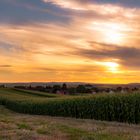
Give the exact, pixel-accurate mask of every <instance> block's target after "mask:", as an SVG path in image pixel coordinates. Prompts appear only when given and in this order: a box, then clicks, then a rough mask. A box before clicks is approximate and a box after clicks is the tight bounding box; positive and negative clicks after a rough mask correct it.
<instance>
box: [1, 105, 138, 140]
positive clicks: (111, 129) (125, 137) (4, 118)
mask: <svg viewBox="0 0 140 140" xmlns="http://www.w3.org/2000/svg"><path fill="white" fill-rule="evenodd" d="M0 140H140V125H129V124H123V123H115V122H111V123H109V122H103V121H102V122H101V121H95V120H88V119H72V118H64V117H49V116H41V115H39V116H38V115H25V114H18V113H15V112H12V111H10V110H8V109H6V108H5V107H4V106H0Z"/></svg>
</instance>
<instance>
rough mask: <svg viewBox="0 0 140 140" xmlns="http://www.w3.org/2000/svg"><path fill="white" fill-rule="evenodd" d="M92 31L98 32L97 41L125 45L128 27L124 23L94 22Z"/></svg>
mask: <svg viewBox="0 0 140 140" xmlns="http://www.w3.org/2000/svg"><path fill="white" fill-rule="evenodd" d="M89 28H90V29H92V30H94V31H95V32H97V35H98V37H97V39H99V40H100V41H103V42H105V43H109V44H118V45H120V44H123V43H124V42H125V36H126V31H128V27H127V26H126V25H125V24H123V23H117V22H116V23H115V22H93V23H92V24H91V25H90V26H89Z"/></svg>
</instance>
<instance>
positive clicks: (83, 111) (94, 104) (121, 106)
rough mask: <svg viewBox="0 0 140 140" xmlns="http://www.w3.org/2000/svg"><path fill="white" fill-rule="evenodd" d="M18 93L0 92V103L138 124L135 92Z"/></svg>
mask: <svg viewBox="0 0 140 140" xmlns="http://www.w3.org/2000/svg"><path fill="white" fill-rule="evenodd" d="M11 92H13V90H11ZM19 92H20V91H18V92H13V93H11V94H10V93H9V92H8V91H6V92H5V94H4V92H3V94H2V92H0V104H2V105H5V106H6V107H7V108H9V109H11V110H13V111H16V112H20V113H28V114H41V115H51V116H65V117H76V118H90V119H96V120H107V121H119V122H128V123H140V94H139V93H135V94H123V95H121V94H114V95H108V94H106V95H96V96H95V95H91V96H87V97H86V96H78V97H77V96H58V97H55V98H47V97H46V98H45V97H40V98H39V97H36V96H35V97H34V96H33V95H32V94H31V95H29V94H28V93H27V95H26V92H24V95H23V94H21V93H23V92H21V93H19ZM21 98H22V99H21Z"/></svg>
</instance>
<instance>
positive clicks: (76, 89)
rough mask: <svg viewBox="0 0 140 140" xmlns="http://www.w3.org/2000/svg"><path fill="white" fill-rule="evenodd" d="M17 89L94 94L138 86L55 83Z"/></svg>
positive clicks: (123, 91)
mask: <svg viewBox="0 0 140 140" xmlns="http://www.w3.org/2000/svg"><path fill="white" fill-rule="evenodd" d="M15 88H17V89H27V90H36V91H42V92H47V93H56V94H83V93H87V94H88V93H89V94H91V93H92V94H96V93H130V92H134V91H139V88H136V87H133V88H130V87H116V88H106V87H95V86H93V85H91V84H85V85H82V84H79V85H77V86H68V85H67V84H65V83H64V84H62V85H60V84H56V85H52V86H50V85H46V86H31V85H30V86H15Z"/></svg>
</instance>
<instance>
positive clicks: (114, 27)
mask: <svg viewBox="0 0 140 140" xmlns="http://www.w3.org/2000/svg"><path fill="white" fill-rule="evenodd" d="M123 29H124V27H123V25H121V24H117V23H108V24H105V25H104V26H103V36H104V40H105V42H107V43H112V44H121V43H122V42H123V32H122V31H123Z"/></svg>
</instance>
